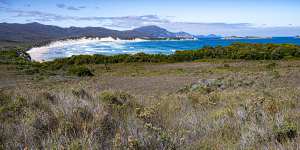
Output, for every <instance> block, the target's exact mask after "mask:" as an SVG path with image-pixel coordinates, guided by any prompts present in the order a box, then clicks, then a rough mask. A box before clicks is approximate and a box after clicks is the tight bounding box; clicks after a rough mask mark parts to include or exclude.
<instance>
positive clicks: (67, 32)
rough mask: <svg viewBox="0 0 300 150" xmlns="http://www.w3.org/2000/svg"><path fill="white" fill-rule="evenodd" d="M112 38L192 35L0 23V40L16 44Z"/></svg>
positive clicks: (159, 30) (156, 30)
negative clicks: (85, 38) (70, 39)
mask: <svg viewBox="0 0 300 150" xmlns="http://www.w3.org/2000/svg"><path fill="white" fill-rule="evenodd" d="M84 36H86V37H100V38H101V37H113V38H120V39H133V38H145V39H154V38H155V39H159V38H184V39H186V38H193V36H192V35H190V34H188V33H185V32H179V33H173V32H170V31H168V30H166V29H163V28H160V27H158V26H145V27H140V28H136V29H133V30H127V31H117V30H111V29H106V28H102V27H85V28H80V27H70V28H62V27H57V26H51V25H43V24H40V23H28V24H16V23H0V40H1V41H4V40H5V41H17V42H39V41H48V40H58V39H66V38H77V37H84Z"/></svg>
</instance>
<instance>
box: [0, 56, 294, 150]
mask: <svg viewBox="0 0 300 150" xmlns="http://www.w3.org/2000/svg"><path fill="white" fill-rule="evenodd" d="M5 55H6V57H5V58H6V59H7V60H11V61H14V62H18V63H4V64H2V65H0V70H1V72H0V83H1V84H0V85H1V86H0V88H1V89H2V90H1V92H0V93H1V94H0V104H1V105H0V144H1V146H0V149H17V148H24V149H25V148H30V149H281V148H283V149H299V148H300V144H299V143H300V137H299V130H300V128H299V127H300V109H299V108H300V89H299V88H300V61H299V60H256V61H253V60H247V61H246V60H224V59H223V60H222V59H209V60H201V61H199V60H198V61H196V62H195V61H194V62H181V63H120V64H95V63H82V64H83V65H80V66H78V64H76V63H74V64H76V65H73V64H68V65H71V66H65V65H61V64H60V63H58V62H56V63H55V62H53V63H51V62H50V63H46V64H35V63H34V64H31V63H29V64H28V63H26V62H23V60H19V59H13V60H12V59H11V58H14V57H13V53H8V54H5ZM21 55H24V56H26V54H21ZM2 60H3V59H2ZM79 62H80V61H79ZM62 64H63V63H62ZM57 66H60V67H57ZM56 67H57V68H56ZM55 69H57V70H55Z"/></svg>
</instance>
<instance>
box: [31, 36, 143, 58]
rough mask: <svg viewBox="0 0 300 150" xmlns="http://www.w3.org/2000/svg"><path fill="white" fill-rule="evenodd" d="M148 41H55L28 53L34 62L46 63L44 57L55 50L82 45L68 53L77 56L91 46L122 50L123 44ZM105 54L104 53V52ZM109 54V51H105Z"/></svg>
mask: <svg viewBox="0 0 300 150" xmlns="http://www.w3.org/2000/svg"><path fill="white" fill-rule="evenodd" d="M143 41H146V40H144V39H139V38H136V39H133V40H121V39H119V38H116V39H115V38H113V37H105V38H86V37H84V38H80V39H68V40H61V41H55V42H51V43H50V44H48V45H45V46H41V47H34V48H31V49H30V50H29V51H28V52H27V53H28V54H29V55H30V56H31V58H32V60H34V61H38V62H42V61H45V58H44V55H45V54H47V53H49V51H51V50H54V49H62V48H64V47H70V46H77V45H80V46H79V47H78V46H77V48H73V51H74V52H68V54H67V55H68V56H70V55H73V54H76V53H75V51H77V50H78V48H81V49H84V48H87V47H89V46H87V45H89V44H97V45H98V46H107V47H112V48H115V49H122V48H124V46H123V44H124V43H127V42H143ZM102 52H103V51H102ZM105 52H107V51H105ZM84 53H85V54H92V53H89V52H84Z"/></svg>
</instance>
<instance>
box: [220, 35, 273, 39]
mask: <svg viewBox="0 0 300 150" xmlns="http://www.w3.org/2000/svg"><path fill="white" fill-rule="evenodd" d="M222 39H224V40H240V39H272V37H259V36H245V37H241V36H226V37H223V38H222Z"/></svg>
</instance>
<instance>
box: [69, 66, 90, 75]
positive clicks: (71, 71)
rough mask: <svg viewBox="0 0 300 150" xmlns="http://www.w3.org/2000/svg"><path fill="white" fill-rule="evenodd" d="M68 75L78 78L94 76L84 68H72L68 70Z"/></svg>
mask: <svg viewBox="0 0 300 150" xmlns="http://www.w3.org/2000/svg"><path fill="white" fill-rule="evenodd" d="M68 73H69V74H71V75H76V76H79V77H84V76H94V74H93V73H92V71H91V70H90V69H89V68H87V67H84V66H72V67H71V68H69V70H68Z"/></svg>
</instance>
